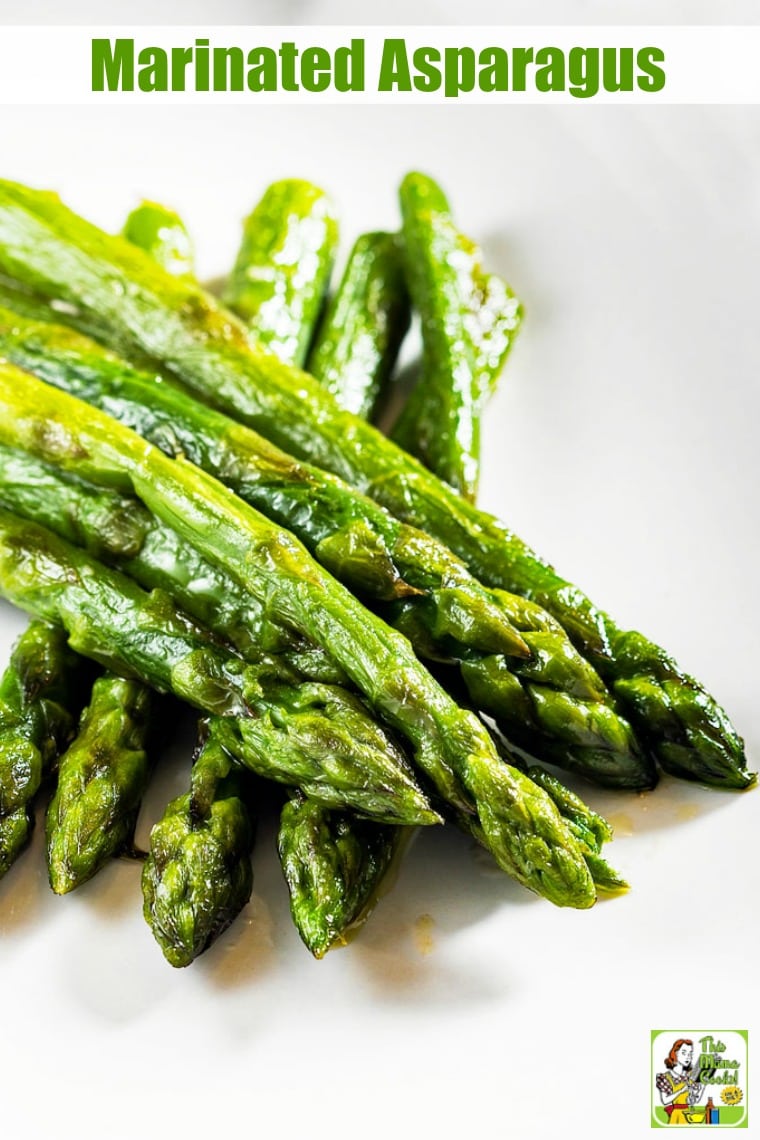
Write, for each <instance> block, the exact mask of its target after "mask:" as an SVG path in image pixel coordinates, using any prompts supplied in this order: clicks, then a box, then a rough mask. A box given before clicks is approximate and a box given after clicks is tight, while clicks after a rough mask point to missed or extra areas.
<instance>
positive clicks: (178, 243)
mask: <svg viewBox="0 0 760 1140" xmlns="http://www.w3.org/2000/svg"><path fill="white" fill-rule="evenodd" d="M121 232H122V235H123V236H124V237H125V238H126V239H127V241H128V242H131V244H132V245H135V246H137V248H138V249H143V250H145V252H146V253H147V254H149V255H150V256H151V257H152V258H153V260H154V261H155V262H157V264H158V265H160V266H162V268H163V269H165V270H166V271H167V273H171V274H173V275H174V276H175V277H192V276H193V272H194V270H193V243H192V241H191V240H190V234H189V233H188V232H187V227H186V226H185V223H184V222H183V221H182V219H181V218H180V216H179V214H177V213H175V211H174V210H170V209H169V208H168V207H167V206H161V205H160V204H159V203H158V202H142V203H141V204H140V205H139V206H137V207H136V209H134V210H132V212H131V213H130V214H129V215H128V217H127V220H126V222H125V223H124V228H123V229H122V231H121Z"/></svg>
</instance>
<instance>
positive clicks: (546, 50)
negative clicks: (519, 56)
mask: <svg viewBox="0 0 760 1140" xmlns="http://www.w3.org/2000/svg"><path fill="white" fill-rule="evenodd" d="M564 90H565V53H564V52H563V50H562V48H558V47H542V48H539V49H538V51H537V52H536V91H564Z"/></svg>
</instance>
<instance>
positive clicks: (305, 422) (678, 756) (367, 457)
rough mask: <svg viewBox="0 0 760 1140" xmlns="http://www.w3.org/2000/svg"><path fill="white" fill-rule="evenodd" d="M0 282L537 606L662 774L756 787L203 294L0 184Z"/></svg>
mask: <svg viewBox="0 0 760 1140" xmlns="http://www.w3.org/2000/svg"><path fill="white" fill-rule="evenodd" d="M0 273H5V274H7V275H8V276H9V277H11V278H14V279H16V280H17V281H18V282H19V283H21V284H22V285H23V286H25V287H26V288H27V289H30V290H33V291H35V292H37V293H38V294H39V295H41V296H45V297H46V298H48V299H57V300H63V301H66V302H68V303H70V304H72V305H76V306H78V308H79V310H80V312H81V314H82V316H83V317H84V320H85V322H90V323H91V324H93V323H95V321H96V320H97V323H98V326H99V332H98V337H99V338H100V339H102V340H104V341H106V342H108V343H109V344H110V345H111V346H112V347H116V348H120V349H121V350H122V351H125V352H126V353H127V354H128V355H129V354H132V355H134V354H138V355H139V354H147V355H149V356H151V357H154V358H155V359H157V360H159V361H161V363H162V364H163V366H164V367H165V368H166V369H167V370H168V371H169V372H171V373H172V374H173V375H174V376H175V377H177V378H178V379H180V380H181V381H183V382H184V383H185V384H187V385H188V386H189V387H191V388H193V389H194V390H195V391H197V392H199V393H201V394H202V395H203V397H204V399H206V400H208V401H209V402H211V403H214V404H215V405H217V406H220V407H222V408H224V409H227V410H230V411H232V413H233V414H234V415H236V416H238V417H239V418H241V419H243V420H244V421H245V422H246V423H247V424H249V425H250V426H252V427H254V428H255V429H257V430H259V431H261V432H263V433H264V434H265V435H267V437H268V438H269V439H270V440H271V441H272V442H274V443H275V444H278V445H280V446H282V447H285V448H288V447H289V448H290V449H291V450H292V451H293V453H294V454H296V455H299V456H301V457H303V458H308V459H309V460H310V461H311V462H313V463H317V464H319V465H320V466H322V467H324V468H327V469H328V470H329V471H332V472H333V473H334V474H337V475H339V476H341V477H342V478H344V479H346V480H347V481H348V482H351V483H353V484H354V486H356V487H357V488H358V489H359V490H361V491H364V492H365V493H368V494H370V495H371V497H373V498H375V499H376V501H377V502H379V503H380V504H381V505H383V506H385V507H386V508H387V509H388V510H390V511H391V513H393V514H395V515H396V516H397V518H399V519H401V520H403V521H405V522H407V523H411V524H413V525H416V526H419V527H421V528H422V529H424V530H426V531H427V532H428V533H430V534H432V535H434V536H435V537H436V538H438V539H439V540H440V541H441V542H443V543H445V544H447V545H448V546H449V547H450V548H451V550H452V551H453V552H454V553H455V554H457V555H458V556H459V557H460V558H461V559H462V560H463V561H464V562H465V563H466V564H467V566H468V567H469V569H470V570H471V572H472V573H473V574H475V575H477V576H478V577H479V578H480V579H481V581H483V582H484V583H485V584H487V585H490V586H495V587H500V588H502V589H506V590H510V591H512V592H513V593H517V594H522V595H524V596H527V597H530V598H532V599H533V600H534V601H537V602H538V603H539V604H540V605H542V606H543V607H544V608H545V609H547V610H549V612H550V613H552V614H553V615H554V616H555V617H556V618H557V619H558V620H559V621H560V622H561V624H562V625H563V626H564V628H565V629H566V631H567V632H568V633H569V634H570V636H571V637H572V638H573V640H574V642H575V644H576V646H577V647H578V648H579V649H580V650H581V651H582V652H583V653H584V655H586V656H587V657H589V658H590V659H591V660H592V662H593V663H594V664H595V665H596V666H597V668H598V670H599V672H600V673H601V674H602V676H603V678H604V679H606V680H607V681H608V683H609V685H610V686H611V687H612V688H613V689H614V691H615V692H616V694H618V695H619V697H620V699H621V701H622V702H623V705H624V707H625V709H626V710H627V712H628V715H629V716H630V717H631V718H632V720H633V722H634V727H635V728H636V730H637V732H639V734H640V735H642V737H643V738H644V740H645V741H646V743H647V745H648V746H649V747H650V749H651V750H652V751H653V752H654V753H655V754H656V756H657V759H658V760H659V762H660V764H661V765H662V766H663V767H664V768H665V769H666V770H667V771H670V772H672V773H673V774H675V775H678V776H682V777H684V778H687V779H699V780H703V781H704V782H706V783H711V784H714V785H715V786H718V787H733V788H746V787H749V786H750V785H752V784H753V783H754V782H755V779H756V777H755V774H754V773H751V772H748V771H747V769H746V757H745V754H744V745H743V741H742V740H741V738H740V737H739V736H738V734H737V733H736V731H735V729H734V728H733V726H732V725H731V723H730V721H729V720H728V718H727V716H726V714H725V712H724V711H723V709H722V708H721V707H720V706H719V705H718V704H717V702H716V701H715V700H714V698H712V697H711V696H710V695H709V694H708V693H707V692H706V690H705V689H704V688H703V686H701V685H700V684H699V683H698V682H697V681H695V680H694V679H693V678H691V677H689V676H688V675H687V674H685V673H683V672H682V671H681V670H680V669H679V667H678V666H677V665H676V663H675V662H674V661H673V660H672V658H670V657H669V656H668V655H667V654H666V653H665V651H664V650H662V649H660V648H659V647H658V646H657V645H655V644H654V643H652V642H650V641H648V640H647V639H646V638H644V637H643V636H642V635H641V634H638V633H635V632H630V631H624V630H621V629H619V628H618V627H617V626H616V625H615V623H614V622H613V621H612V619H611V618H610V617H609V616H608V615H606V614H604V613H603V612H602V611H601V610H599V609H598V608H597V607H595V606H594V605H593V603H592V602H591V601H590V599H589V598H587V597H586V596H585V595H584V594H583V593H582V592H581V591H580V590H579V589H577V587H575V586H573V585H572V584H571V583H569V582H567V581H566V580H564V579H563V578H561V577H560V576H559V575H558V574H557V573H556V572H555V571H554V570H553V569H552V568H551V567H550V566H549V565H548V564H547V563H546V562H544V561H542V560H541V559H540V558H539V557H538V556H537V555H536V554H535V553H534V552H533V551H532V550H531V549H530V547H529V546H527V544H526V543H524V542H523V541H522V540H521V539H519V538H518V537H517V536H516V535H514V534H512V533H511V532H510V531H509V530H507V528H506V527H505V526H504V525H503V524H501V523H500V522H498V521H497V520H496V519H494V518H493V517H492V516H490V515H487V514H485V513H484V512H482V511H479V510H478V509H477V508H476V507H474V506H473V505H472V504H470V503H467V502H466V501H465V500H464V499H463V498H462V497H461V496H459V495H457V494H456V492H455V491H453V490H452V489H451V488H450V487H448V486H447V485H446V484H445V483H443V482H442V481H441V480H439V479H437V478H436V477H435V476H433V475H431V474H430V473H429V472H426V471H425V469H424V468H423V467H422V466H421V465H420V464H419V463H417V462H416V461H415V460H413V459H412V458H411V457H409V456H408V455H406V454H405V453H404V452H403V451H402V450H401V449H400V448H398V447H396V446H395V445H394V444H393V443H392V442H391V441H389V440H386V439H385V437H384V436H382V435H381V434H380V433H379V432H377V431H376V430H375V429H373V428H372V427H370V426H369V425H368V424H365V423H364V422H363V421H361V420H359V419H358V418H357V417H355V416H352V415H351V414H350V413H347V412H341V411H340V410H339V409H338V408H337V406H336V404H335V402H334V400H333V399H332V397H331V396H330V395H329V393H327V392H324V391H323V390H322V389H321V388H320V386H319V385H318V384H317V383H316V382H315V381H313V380H312V379H311V378H309V377H308V376H307V375H306V374H304V373H300V372H298V371H297V370H294V369H291V368H288V367H286V366H285V365H282V364H281V363H279V362H277V361H274V360H273V359H272V356H271V354H267V353H264V352H261V351H258V350H257V349H256V347H255V346H254V345H253V344H252V342H251V341H250V339H249V337H248V336H247V334H246V332H245V330H244V328H243V327H242V326H241V325H239V324H238V323H237V322H236V321H235V319H234V317H232V316H231V315H230V314H229V313H226V312H225V311H224V309H222V308H221V307H220V306H219V305H217V303H216V302H215V301H214V300H213V298H211V297H209V296H208V295H206V294H204V293H203V292H202V290H199V289H198V288H196V287H195V286H193V285H191V284H190V283H188V282H180V281H177V280H175V279H173V278H171V277H170V276H169V275H168V274H166V273H164V272H162V271H161V269H160V268H159V267H157V266H155V265H153V264H152V263H151V261H150V259H149V258H147V257H146V256H145V255H143V254H141V252H140V251H138V250H134V249H132V248H131V247H130V246H129V245H128V244H127V243H123V242H120V241H119V239H117V238H111V237H109V236H108V235H107V234H104V233H103V232H102V231H100V230H98V229H97V228H96V227H94V226H92V225H90V224H89V223H87V222H85V221H84V220H83V219H82V218H79V217H78V216H77V215H76V214H73V213H72V212H71V211H70V210H67V209H66V208H65V207H64V206H63V205H62V204H61V202H60V200H59V199H58V198H57V197H56V196H54V195H51V194H47V193H42V192H39V191H34V190H29V189H27V188H25V187H23V186H20V185H18V184H15V183H9V182H3V183H0ZM115 285H116V288H115V287H114V286H115Z"/></svg>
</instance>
